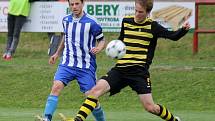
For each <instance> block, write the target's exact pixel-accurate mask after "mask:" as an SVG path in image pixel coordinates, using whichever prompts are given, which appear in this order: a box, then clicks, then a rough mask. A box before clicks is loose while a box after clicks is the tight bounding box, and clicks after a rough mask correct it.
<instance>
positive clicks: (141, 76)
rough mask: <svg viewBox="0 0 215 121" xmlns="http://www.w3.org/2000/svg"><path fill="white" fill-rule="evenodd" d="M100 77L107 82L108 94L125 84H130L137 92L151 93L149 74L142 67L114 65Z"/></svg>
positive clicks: (117, 90) (115, 91) (118, 89)
mask: <svg viewBox="0 0 215 121" xmlns="http://www.w3.org/2000/svg"><path fill="white" fill-rule="evenodd" d="M101 78H102V79H104V80H106V81H107V82H108V83H109V85H110V95H114V94H116V93H118V92H120V90H121V89H122V88H124V87H126V86H130V87H131V88H132V90H134V91H136V92H137V94H148V93H151V81H150V75H149V72H148V70H146V69H145V68H143V67H139V66H133V67H123V68H118V67H114V68H112V69H111V70H110V71H109V72H108V73H107V75H106V76H103V77H101Z"/></svg>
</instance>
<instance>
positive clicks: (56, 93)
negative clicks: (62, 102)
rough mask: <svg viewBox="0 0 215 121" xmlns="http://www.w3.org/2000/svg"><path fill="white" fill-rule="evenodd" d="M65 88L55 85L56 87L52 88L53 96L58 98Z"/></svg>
mask: <svg viewBox="0 0 215 121" xmlns="http://www.w3.org/2000/svg"><path fill="white" fill-rule="evenodd" d="M63 88H64V85H63V84H59V83H54V85H53V86H52V90H51V95H55V96H58V95H59V94H60V92H61V90H62V89H63Z"/></svg>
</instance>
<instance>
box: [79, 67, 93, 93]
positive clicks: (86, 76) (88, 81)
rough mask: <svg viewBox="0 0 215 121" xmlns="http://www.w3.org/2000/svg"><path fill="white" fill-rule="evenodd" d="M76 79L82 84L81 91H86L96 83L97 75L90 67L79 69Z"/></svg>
mask: <svg viewBox="0 0 215 121" xmlns="http://www.w3.org/2000/svg"><path fill="white" fill-rule="evenodd" d="M76 79H77V81H78V84H79V86H80V91H81V92H83V93H85V92H87V91H89V90H90V89H92V88H93V87H94V86H95V85H96V75H95V73H94V72H92V71H91V70H89V69H81V70H78V71H77V75H76Z"/></svg>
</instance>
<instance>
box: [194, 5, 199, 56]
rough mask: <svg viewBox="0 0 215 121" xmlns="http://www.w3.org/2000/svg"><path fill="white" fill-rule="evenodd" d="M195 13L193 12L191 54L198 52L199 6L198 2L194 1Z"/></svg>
mask: <svg viewBox="0 0 215 121" xmlns="http://www.w3.org/2000/svg"><path fill="white" fill-rule="evenodd" d="M195 8H196V13H195V29H194V34H193V54H196V53H197V52H198V32H197V31H198V22H199V21H198V18H199V6H198V3H196V6H195Z"/></svg>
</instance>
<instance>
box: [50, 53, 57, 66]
mask: <svg viewBox="0 0 215 121" xmlns="http://www.w3.org/2000/svg"><path fill="white" fill-rule="evenodd" d="M57 58H58V54H54V55H52V56H51V57H50V58H49V64H55V62H56V60H57Z"/></svg>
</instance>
